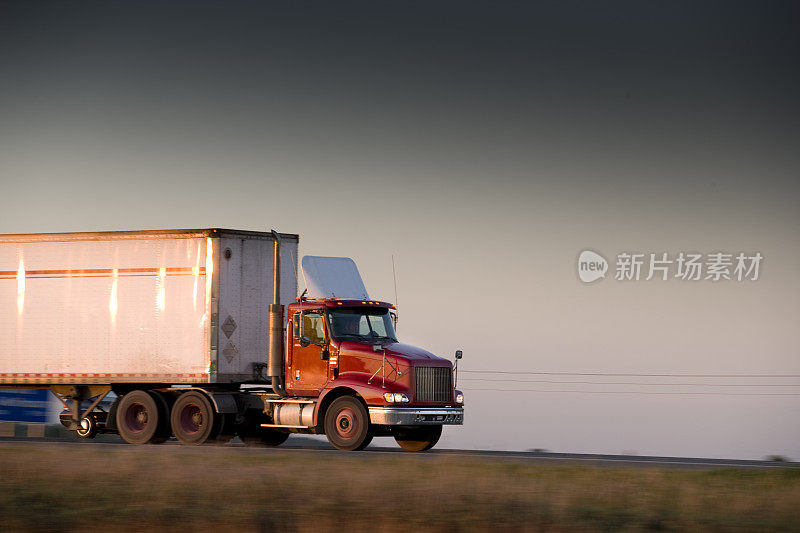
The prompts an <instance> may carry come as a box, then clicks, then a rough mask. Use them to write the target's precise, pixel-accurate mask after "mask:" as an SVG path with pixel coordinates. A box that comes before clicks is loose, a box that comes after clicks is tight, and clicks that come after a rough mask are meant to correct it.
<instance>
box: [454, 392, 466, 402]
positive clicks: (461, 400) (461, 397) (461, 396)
mask: <svg viewBox="0 0 800 533" xmlns="http://www.w3.org/2000/svg"><path fill="white" fill-rule="evenodd" d="M456 403H464V395H463V394H461V393H460V392H459V393H458V394H456Z"/></svg>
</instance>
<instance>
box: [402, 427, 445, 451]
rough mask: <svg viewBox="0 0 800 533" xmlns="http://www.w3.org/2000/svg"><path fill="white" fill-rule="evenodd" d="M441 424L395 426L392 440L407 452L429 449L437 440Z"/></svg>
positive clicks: (440, 433) (439, 435) (440, 432)
mask: <svg viewBox="0 0 800 533" xmlns="http://www.w3.org/2000/svg"><path fill="white" fill-rule="evenodd" d="M441 436H442V426H419V427H413V428H397V429H396V430H395V433H394V440H396V441H397V444H399V445H400V447H401V448H403V449H404V450H407V451H409V452H424V451H425V450H430V449H431V448H433V447H434V446H436V443H437V442H439V437H441Z"/></svg>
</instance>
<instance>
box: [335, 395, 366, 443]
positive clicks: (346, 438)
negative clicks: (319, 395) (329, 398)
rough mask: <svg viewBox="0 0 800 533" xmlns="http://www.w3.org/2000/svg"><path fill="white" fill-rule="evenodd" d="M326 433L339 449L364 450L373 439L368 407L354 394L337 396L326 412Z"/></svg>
mask: <svg viewBox="0 0 800 533" xmlns="http://www.w3.org/2000/svg"><path fill="white" fill-rule="evenodd" d="M325 435H326V436H327V437H328V442H330V443H331V445H333V447H334V448H337V449H339V450H347V451H352V450H363V449H364V448H366V447H367V445H369V443H370V441H371V440H372V434H371V433H370V430H369V414H368V413H367V409H366V407H364V404H362V403H361V402H360V401H359V400H358V399H357V398H354V397H353V396H342V397H341V398H336V399H335V400H333V403H331V405H330V406H329V407H328V410H327V411H326V412H325Z"/></svg>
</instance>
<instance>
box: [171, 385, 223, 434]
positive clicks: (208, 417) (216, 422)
mask: <svg viewBox="0 0 800 533" xmlns="http://www.w3.org/2000/svg"><path fill="white" fill-rule="evenodd" d="M170 425H171V426H172V432H173V433H174V434H175V437H177V439H178V440H179V441H180V442H181V444H189V445H198V444H205V443H206V442H208V441H213V439H214V438H215V437H216V434H217V433H219V430H220V428H221V425H222V417H221V415H217V414H216V413H215V411H214V407H213V406H212V405H211V402H210V401H209V400H208V398H207V397H206V396H205V395H204V394H202V393H200V392H195V391H191V392H185V393H183V394H181V395H180V396H179V397H178V399H177V400H175V404H174V405H173V406H172V414H171V415H170Z"/></svg>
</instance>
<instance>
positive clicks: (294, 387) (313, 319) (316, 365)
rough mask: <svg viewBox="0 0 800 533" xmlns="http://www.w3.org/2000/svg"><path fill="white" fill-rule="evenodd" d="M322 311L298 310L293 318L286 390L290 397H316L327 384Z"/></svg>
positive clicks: (325, 336)
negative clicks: (291, 395) (292, 395)
mask: <svg viewBox="0 0 800 533" xmlns="http://www.w3.org/2000/svg"><path fill="white" fill-rule="evenodd" d="M324 316H325V315H324V314H323V312H322V309H306V310H302V311H297V312H295V313H294V314H293V316H292V346H291V351H292V353H291V358H290V359H289V365H287V370H288V371H287V374H286V388H287V389H289V390H291V392H292V394H296V395H303V396H317V395H319V392H320V391H321V390H322V388H323V387H325V384H326V383H327V382H328V357H327V355H328V341H327V335H326V333H325V320H324Z"/></svg>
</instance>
